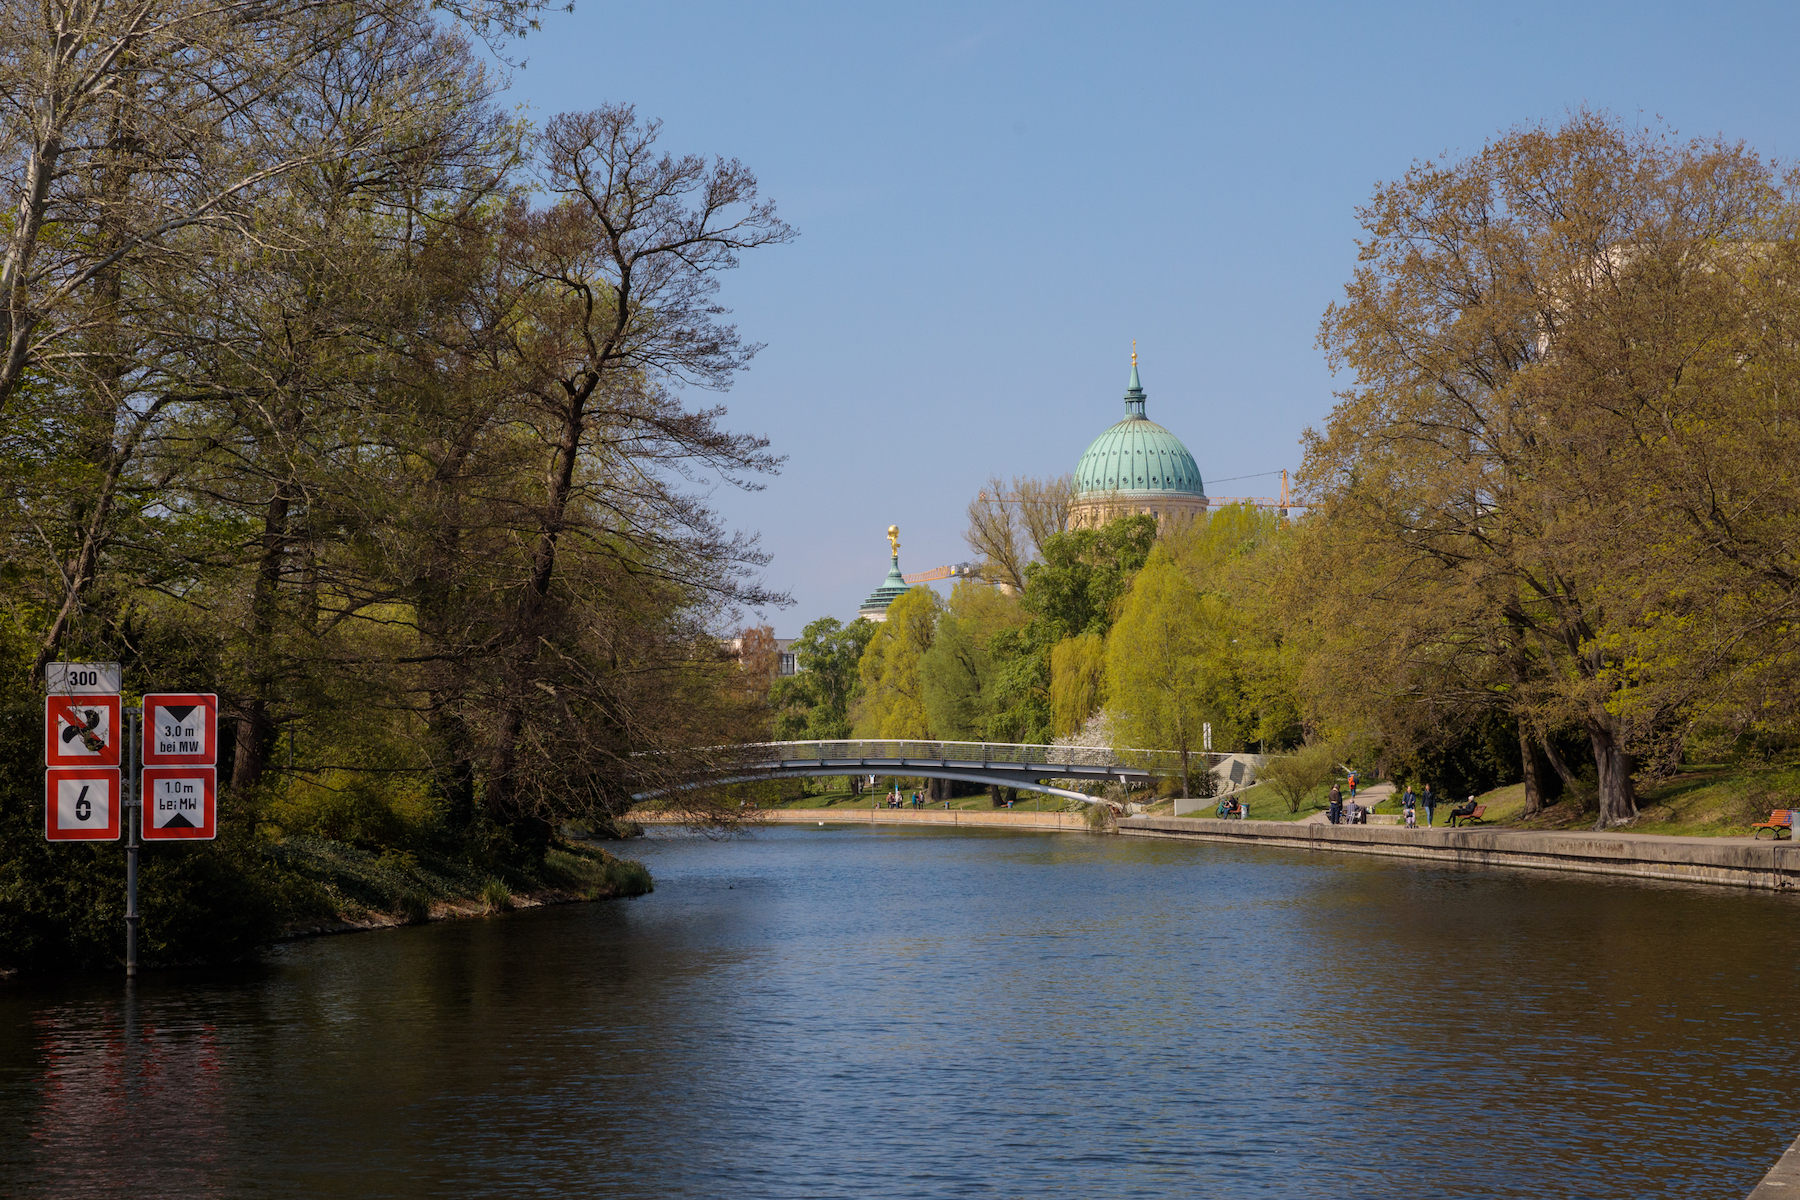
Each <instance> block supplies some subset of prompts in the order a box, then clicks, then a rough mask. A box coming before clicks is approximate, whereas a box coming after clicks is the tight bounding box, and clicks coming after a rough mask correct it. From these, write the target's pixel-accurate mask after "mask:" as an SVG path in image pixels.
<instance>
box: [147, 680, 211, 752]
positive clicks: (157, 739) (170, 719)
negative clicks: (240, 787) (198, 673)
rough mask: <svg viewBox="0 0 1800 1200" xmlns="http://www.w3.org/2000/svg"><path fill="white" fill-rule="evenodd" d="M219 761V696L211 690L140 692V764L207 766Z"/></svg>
mask: <svg viewBox="0 0 1800 1200" xmlns="http://www.w3.org/2000/svg"><path fill="white" fill-rule="evenodd" d="M218 761H219V698H218V697H217V696H215V695H213V694H212V693H211V692H147V693H145V695H144V765H145V766H146V767H190V766H192V767H210V766H212V765H213V764H214V763H216V762H218Z"/></svg>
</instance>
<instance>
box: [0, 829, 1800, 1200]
mask: <svg viewBox="0 0 1800 1200" xmlns="http://www.w3.org/2000/svg"><path fill="white" fill-rule="evenodd" d="M647 854H648V856H649V857H650V858H651V860H652V867H653V869H654V870H655V872H656V874H657V879H658V888H657V891H656V893H655V894H654V895H652V896H649V897H645V898H643V899H641V900H636V901H631V902H627V903H620V904H612V905H589V906H573V907H569V908H564V909H557V910H546V911H539V912H532V913H520V914H514V915H513V916H511V917H508V918H505V919H500V920H492V921H484V922H472V923H466V924H458V925H444V926H437V927H430V928H421V929H411V930H404V931H396V932H392V933H384V934H372V935H364V936H357V937H350V938H336V939H324V940H320V941H315V942H310V943H305V944H300V945H296V946H294V947H290V948H288V949H287V950H286V951H285V952H283V953H281V954H280V955H278V956H277V957H276V958H275V959H274V960H273V961H272V962H271V963H269V964H268V965H266V966H264V967H260V968H255V969H247V970H242V971H234V972H226V973H218V974H212V975H204V976H193V975H174V976H163V975H157V976H151V977H149V978H148V979H145V980H143V981H141V982H140V984H139V985H138V988H137V991H136V993H135V995H130V996H124V995H122V985H120V984H119V983H117V982H116V981H113V980H87V981H82V982H78V983H74V984H63V985H39V984H18V983H15V984H12V985H6V986H4V987H0V1130H4V1131H8V1132H6V1133H5V1134H4V1136H0V1194H4V1195H7V1196H59V1197H60V1196H124V1195H128V1194H130V1195H135V1194H139V1193H140V1192H148V1193H150V1194H166V1195H197V1196H251V1195H256V1196H295V1197H301V1196H305V1197H315V1196H318V1197H335V1196H346V1197H347V1196H395V1197H411V1196H441V1195H446V1194H455V1195H470V1196H516V1195H545V1196H552V1195H554V1196H567V1195H590V1194H604V1195H608V1196H618V1197H639V1196H642V1197H650V1196H718V1195H732V1196H752V1197H759V1196H770V1197H775V1196H783V1197H785V1196H837V1195H845V1196H865V1195H880V1196H950V1195H956V1196H967V1195H978V1196H979V1195H991V1196H1016V1195H1023V1194H1028V1193H1029V1194H1035V1195H1043V1196H1083V1197H1087V1196H1095V1195H1104V1196H1177V1195H1179V1196H1187V1195H1228V1196H1238V1195H1242V1196H1320V1197H1325V1196H1330V1197H1334V1198H1336V1197H1343V1196H1401V1197H1439V1196H1484V1197H1487V1196H1521V1197H1523V1196H1546V1195H1567V1196H1586V1197H1611V1196H1619V1197H1624V1196H1642V1195H1668V1196H1686V1195H1708V1196H1711V1195H1726V1196H1730V1195H1740V1194H1743V1193H1745V1192H1747V1191H1748V1190H1749V1188H1750V1187H1751V1186H1752V1185H1753V1184H1754V1183H1755V1181H1756V1180H1757V1179H1758V1178H1759V1177H1760V1176H1761V1173H1762V1171H1763V1170H1764V1169H1766V1167H1767V1165H1768V1163H1769V1162H1771V1161H1773V1159H1774V1157H1775V1156H1776V1155H1777V1154H1778V1153H1779V1151H1780V1149H1781V1148H1782V1147H1783V1146H1784V1145H1785V1144H1786V1142H1787V1141H1788V1140H1789V1139H1790V1138H1791V1137H1792V1136H1793V1133H1794V1132H1796V1130H1795V1128H1794V1125H1795V1122H1794V1120H1793V1118H1792V1117H1791V1116H1790V1115H1789V1114H1791V1113H1792V1112H1793V1109H1794V1100H1795V1097H1794V1094H1793V1088H1792V1086H1791V1084H1790V1083H1789V1081H1790V1080H1791V1079H1792V1078H1793V1073H1794V1069H1795V1067H1796V1066H1797V1065H1800V1053H1797V1052H1796V1049H1795V1048H1794V1042H1793V1040H1792V1039H1788V1038H1785V1037H1781V1036H1777V1037H1771V1036H1770V1032H1771V1030H1779V1029H1784V1028H1785V1027H1786V1024H1787V1017H1786V1014H1785V1012H1784V1007H1785V1005H1786V1004H1787V1003H1788V1002H1789V997H1791V996H1792V995H1793V994H1795V993H1794V987H1795V984H1796V982H1800V981H1797V980H1796V965H1795V960H1794V958H1793V956H1792V955H1791V954H1789V953H1788V952H1787V951H1786V949H1785V948H1784V947H1783V946H1781V945H1780V943H1779V942H1778V941H1776V940H1774V939H1772V938H1771V936H1770V930H1771V929H1779V928H1781V927H1782V926H1784V925H1789V924H1791V923H1792V922H1793V920H1794V917H1795V916H1796V915H1797V913H1800V907H1797V906H1796V904H1795V903H1794V902H1793V901H1792V900H1790V899H1789V898H1785V897H1773V896H1751V895H1740V894H1735V893H1729V892H1720V891H1709V890H1699V889H1681V888H1674V887H1659V886H1654V885H1643V884H1636V883H1625V882H1616V881H1589V880H1579V879H1573V878H1563V877H1558V876H1553V875H1531V874H1522V873H1520V874H1513V873H1505V872H1461V871H1457V870H1452V869H1447V868H1444V867H1441V866H1432V865H1425V864H1412V863H1403V862H1388V861H1382V860H1376V859H1350V858H1334V857H1331V856H1326V855H1308V854H1304V853H1299V852H1287V851H1269V850H1258V849H1253V848H1233V847H1214V846H1187V845H1179V844H1172V843H1158V842H1133V841H1126V840H1124V839H1102V838H1090V837H1086V836H1044V835H1001V834H996V835H991V836H988V835H974V834H970V833H967V832H962V833H943V832H938V831H930V830H926V831H913V830H870V829H854V830H835V829H827V830H816V831H815V830H777V831H769V832H765V833H759V834H758V835H756V836H755V837H753V838H750V839H744V840H739V841H732V842H709V841H705V840H700V839H666V840H661V841H658V842H656V843H654V844H652V845H651V846H649V847H647Z"/></svg>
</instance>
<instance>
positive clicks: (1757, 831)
mask: <svg viewBox="0 0 1800 1200" xmlns="http://www.w3.org/2000/svg"><path fill="white" fill-rule="evenodd" d="M1765 829H1766V830H1768V831H1769V833H1770V834H1771V835H1772V836H1773V837H1775V838H1776V839H1777V840H1780V838H1781V835H1782V834H1784V833H1785V834H1787V835H1788V836H1789V837H1793V836H1794V810H1793V809H1791V808H1778V809H1776V810H1775V811H1774V812H1772V813H1770V814H1769V819H1768V820H1766V821H1764V822H1763V823H1762V824H1761V825H1753V826H1751V829H1750V836H1751V837H1761V836H1762V831H1763V830H1765Z"/></svg>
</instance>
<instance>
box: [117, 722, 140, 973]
mask: <svg viewBox="0 0 1800 1200" xmlns="http://www.w3.org/2000/svg"><path fill="white" fill-rule="evenodd" d="M141 716H142V710H140V709H136V708H128V709H126V710H125V745H124V747H123V748H122V749H123V751H124V766H125V771H124V776H125V778H124V781H123V783H124V792H125V978H127V979H130V978H132V977H134V976H135V975H136V974H137V969H138V903H137V875H138V814H137V813H135V812H132V811H131V810H132V809H134V808H136V807H138V806H139V805H141V804H143V802H144V795H143V789H142V788H141V786H140V785H139V783H138V773H137V772H136V771H135V770H133V769H132V768H133V766H134V765H135V763H134V761H133V760H134V759H135V758H137V757H139V750H138V744H137V743H138V739H137V725H138V721H139V719H140V718H141Z"/></svg>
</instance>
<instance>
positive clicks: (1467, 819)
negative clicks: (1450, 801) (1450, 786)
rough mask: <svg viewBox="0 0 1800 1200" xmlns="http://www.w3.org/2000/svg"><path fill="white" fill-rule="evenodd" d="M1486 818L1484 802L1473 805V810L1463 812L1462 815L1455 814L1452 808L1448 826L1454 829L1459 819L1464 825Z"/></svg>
mask: <svg viewBox="0 0 1800 1200" xmlns="http://www.w3.org/2000/svg"><path fill="white" fill-rule="evenodd" d="M1486 819H1487V805H1485V804H1477V805H1476V806H1475V811H1474V812H1472V813H1465V814H1463V815H1462V816H1458V815H1457V814H1456V812H1455V810H1452V811H1451V813H1450V828H1452V829H1455V828H1456V823H1457V822H1458V821H1461V822H1462V823H1463V824H1465V825H1472V824H1474V823H1475V822H1476V821H1483V820H1486Z"/></svg>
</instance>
